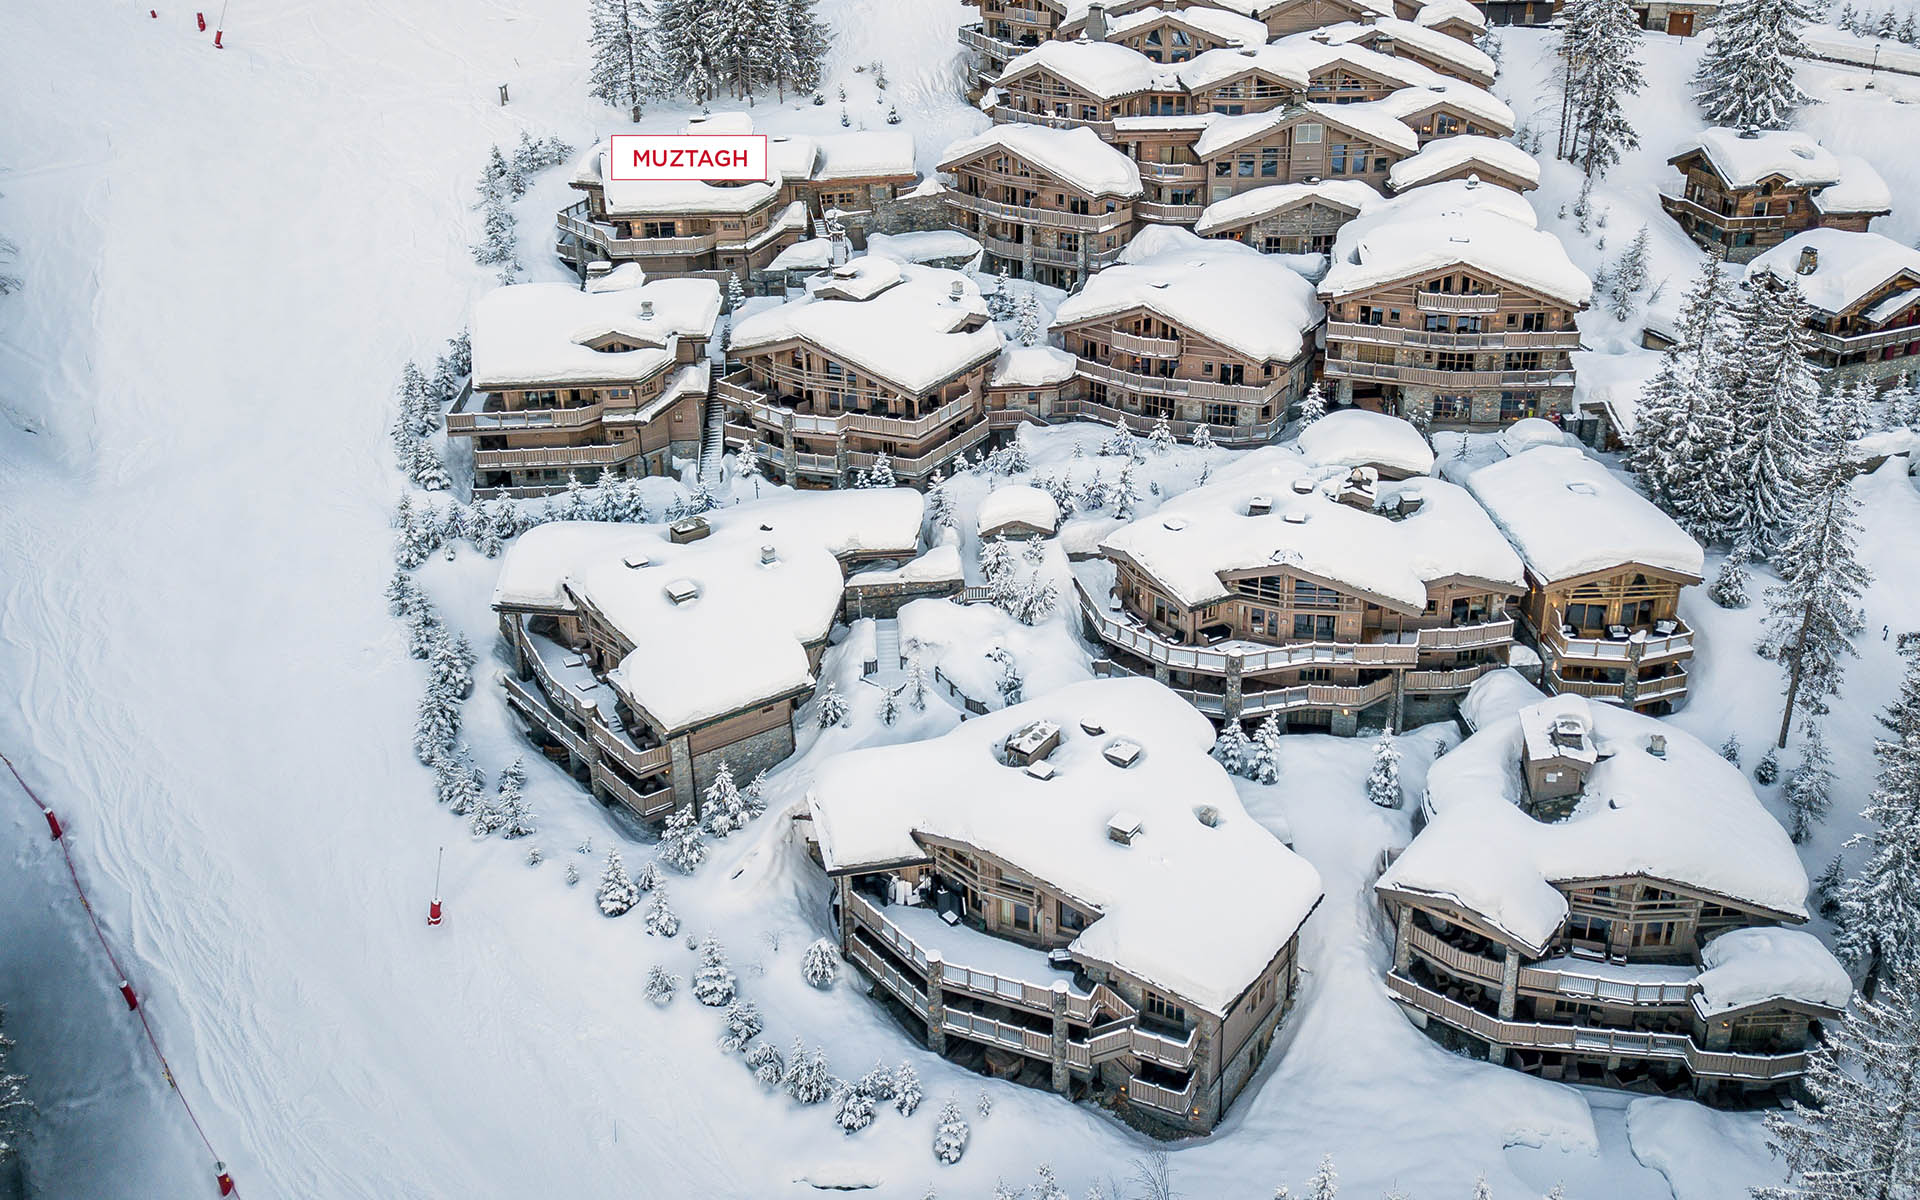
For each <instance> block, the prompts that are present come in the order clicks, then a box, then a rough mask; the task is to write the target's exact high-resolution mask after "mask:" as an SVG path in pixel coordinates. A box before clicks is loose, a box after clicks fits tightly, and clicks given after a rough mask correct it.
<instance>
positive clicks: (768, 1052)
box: [746, 1042, 787, 1091]
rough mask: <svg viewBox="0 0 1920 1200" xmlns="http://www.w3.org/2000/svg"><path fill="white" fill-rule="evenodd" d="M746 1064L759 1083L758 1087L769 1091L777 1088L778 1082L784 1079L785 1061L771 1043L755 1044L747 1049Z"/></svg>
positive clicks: (785, 1071)
mask: <svg viewBox="0 0 1920 1200" xmlns="http://www.w3.org/2000/svg"><path fill="white" fill-rule="evenodd" d="M746 1063H747V1069H748V1070H749V1071H752V1072H753V1077H754V1078H755V1079H757V1080H759V1081H760V1086H761V1087H764V1088H766V1089H767V1090H769V1091H771V1090H773V1089H774V1088H777V1087H779V1086H780V1081H781V1080H782V1079H784V1078H785V1077H786V1073H787V1064H786V1061H785V1060H784V1059H782V1058H781V1057H780V1051H779V1050H778V1049H777V1048H775V1047H774V1045H773V1043H771V1042H755V1043H754V1044H753V1045H752V1046H751V1047H749V1048H748V1050H747V1054H746Z"/></svg>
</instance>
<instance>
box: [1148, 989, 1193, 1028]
mask: <svg viewBox="0 0 1920 1200" xmlns="http://www.w3.org/2000/svg"><path fill="white" fill-rule="evenodd" d="M1140 997H1141V999H1142V1000H1144V1001H1145V1002H1146V1010H1147V1012H1148V1013H1149V1014H1151V1015H1153V1016H1156V1017H1158V1018H1160V1019H1161V1020H1162V1021H1167V1022H1169V1023H1171V1024H1174V1025H1185V1024H1186V1023H1187V1010H1186V1009H1185V1008H1183V1007H1181V1006H1180V1005H1178V1004H1175V1003H1174V1002H1173V1001H1172V1000H1170V999H1168V998H1167V997H1165V996H1162V995H1161V994H1160V993H1159V992H1156V991H1152V990H1150V989H1147V988H1142V989H1140Z"/></svg>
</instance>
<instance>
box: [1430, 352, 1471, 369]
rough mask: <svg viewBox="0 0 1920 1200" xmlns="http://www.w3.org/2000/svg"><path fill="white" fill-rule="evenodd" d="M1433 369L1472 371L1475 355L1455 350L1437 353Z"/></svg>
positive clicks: (1434, 357)
mask: <svg viewBox="0 0 1920 1200" xmlns="http://www.w3.org/2000/svg"><path fill="white" fill-rule="evenodd" d="M1433 369H1434V370H1436V371H1471V370H1473V355H1471V354H1463V353H1460V352H1459V351H1455V350H1440V351H1436V352H1435V353H1434V356H1433Z"/></svg>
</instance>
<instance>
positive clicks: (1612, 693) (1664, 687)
mask: <svg viewBox="0 0 1920 1200" xmlns="http://www.w3.org/2000/svg"><path fill="white" fill-rule="evenodd" d="M1547 674H1548V677H1549V679H1550V680H1551V682H1552V684H1553V690H1554V691H1556V692H1564V693H1569V694H1572V695H1575V696H1587V697H1590V698H1591V699H1595V700H1612V701H1616V702H1620V703H1624V702H1625V701H1626V697H1627V685H1626V684H1625V683H1624V682H1621V683H1613V682H1609V681H1607V680H1600V679H1568V678H1567V677H1566V676H1564V675H1562V674H1560V672H1559V671H1556V670H1549V671H1548V672H1547ZM1686 694H1687V673H1686V671H1684V670H1677V671H1674V672H1673V673H1672V674H1669V675H1662V676H1660V677H1659V678H1658V679H1641V680H1637V681H1635V684H1634V691H1633V702H1634V703H1635V704H1648V703H1651V702H1653V701H1655V700H1671V699H1674V698H1675V697H1679V696H1684V695H1686Z"/></svg>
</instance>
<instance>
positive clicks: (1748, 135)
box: [1740, 125, 1760, 142]
mask: <svg viewBox="0 0 1920 1200" xmlns="http://www.w3.org/2000/svg"><path fill="white" fill-rule="evenodd" d="M1740 136H1741V137H1743V138H1745V139H1747V140H1748V141H1750V142H1757V141H1759V140H1760V131H1759V130H1758V129H1756V128H1754V127H1753V126H1751V125H1749V126H1747V127H1746V128H1745V129H1742V130H1741V131H1740Z"/></svg>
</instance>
